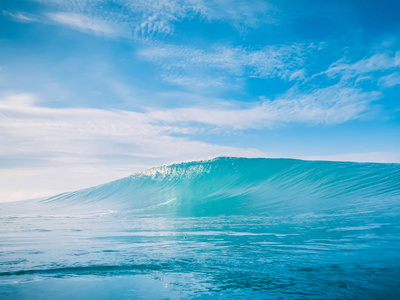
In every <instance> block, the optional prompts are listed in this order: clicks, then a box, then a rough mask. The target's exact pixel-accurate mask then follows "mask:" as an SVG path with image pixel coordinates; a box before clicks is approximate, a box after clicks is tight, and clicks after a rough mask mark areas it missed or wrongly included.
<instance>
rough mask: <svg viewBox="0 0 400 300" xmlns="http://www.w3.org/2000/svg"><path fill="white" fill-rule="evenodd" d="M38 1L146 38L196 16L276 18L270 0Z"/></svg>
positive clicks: (239, 21)
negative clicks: (122, 27)
mask: <svg viewBox="0 0 400 300" xmlns="http://www.w3.org/2000/svg"><path fill="white" fill-rule="evenodd" d="M37 1H39V2H42V3H44V4H52V5H53V6H54V5H55V7H56V8H57V9H59V10H61V11H62V12H63V13H66V12H68V13H69V14H71V13H73V14H78V15H81V16H85V17H87V18H89V19H96V20H98V21H101V22H104V23H107V24H108V25H109V26H113V25H115V24H119V25H123V26H125V28H126V29H127V30H129V31H130V32H132V33H133V34H134V35H135V36H138V37H145V38H146V37H148V36H152V35H156V34H171V33H173V32H174V25H175V23H176V22H180V21H182V20H184V19H192V18H194V17H196V16H197V17H199V18H201V19H203V20H206V21H207V22H213V21H218V22H226V23H229V24H231V25H232V26H234V27H237V28H243V27H244V26H245V27H249V26H250V27H257V26H260V25H262V24H266V23H274V22H276V17H275V15H276V11H277V9H276V8H275V7H274V6H273V5H272V4H270V3H268V2H267V1H263V0H253V1H250V2H249V1H242V0H240V1H237V0H235V1H234V0H125V1H121V0H110V1H90V0H75V1H67V0H49V1H44V0H37ZM103 25H104V24H103ZM93 32H95V31H93Z"/></svg>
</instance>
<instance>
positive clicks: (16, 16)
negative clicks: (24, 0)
mask: <svg viewBox="0 0 400 300" xmlns="http://www.w3.org/2000/svg"><path fill="white" fill-rule="evenodd" d="M3 15H5V16H8V17H11V18H12V19H13V20H15V21H17V22H21V23H31V22H37V21H38V19H37V18H36V17H35V16H33V15H31V14H27V13H23V12H10V11H5V10H3Z"/></svg>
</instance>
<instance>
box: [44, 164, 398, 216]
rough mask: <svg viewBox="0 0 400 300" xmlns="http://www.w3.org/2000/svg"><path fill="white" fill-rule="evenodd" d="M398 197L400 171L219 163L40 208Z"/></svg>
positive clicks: (238, 209) (195, 207)
mask: <svg viewBox="0 0 400 300" xmlns="http://www.w3.org/2000/svg"><path fill="white" fill-rule="evenodd" d="M399 198H400V165H399V164H377V163H352V162H329V161H304V160H296V159H267V158H234V157H219V158H215V159H212V160H208V161H194V162H187V163H178V164H172V165H167V166H161V167H157V168H152V169H149V170H145V171H143V172H140V173H137V174H134V175H132V176H129V177H126V178H123V179H120V180H116V181H113V182H110V183H107V184H104V185H100V186H96V187H92V188H88V189H84V190H79V191H75V192H70V193H64V194H61V195H57V196H54V197H50V198H47V199H44V200H41V201H40V204H41V205H43V206H45V207H49V208H52V209H67V208H73V207H76V206H78V207H82V206H85V207H87V208H88V209H89V208H90V209H99V210H110V209H111V210H114V209H118V210H129V211H130V212H137V213H152V214H154V213H155V214H177V215H185V216H191V215H193V216H199V215H216V214H248V213H250V214H254V213H257V214H265V213H269V214H271V213H291V212H294V213H299V212H300V213H301V212H310V211H316V210H329V209H337V208H338V207H343V208H344V207H346V209H350V210H351V209H356V208H357V206H363V209H364V210H365V209H366V208H368V205H369V206H371V207H372V206H373V208H374V209H379V208H382V209H390V206H391V204H393V203H394V202H395V201H397V200H399Z"/></svg>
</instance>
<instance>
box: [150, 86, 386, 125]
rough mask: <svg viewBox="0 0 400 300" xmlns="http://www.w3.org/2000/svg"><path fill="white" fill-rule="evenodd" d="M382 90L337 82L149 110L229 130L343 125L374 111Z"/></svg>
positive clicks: (173, 119) (171, 119) (170, 119)
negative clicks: (251, 98) (235, 103)
mask: <svg viewBox="0 0 400 300" xmlns="http://www.w3.org/2000/svg"><path fill="white" fill-rule="evenodd" d="M379 96H380V94H379V93H378V92H364V91H362V90H361V89H356V88H349V87H344V86H341V85H335V86H331V87H327V88H322V89H317V90H312V91H308V92H304V93H301V92H299V91H297V90H296V89H293V90H291V91H289V92H287V93H286V94H285V95H283V96H281V97H279V98H277V99H275V100H274V101H269V100H267V99H263V100H262V101H260V102H258V103H253V104H250V105H247V107H244V108H243V107H242V108H238V107H232V104H231V105H227V104H226V103H225V105H224V104H221V105H220V107H218V106H214V107H213V108H212V107H188V108H175V109H168V110H163V111H160V110H157V111H149V112H148V115H149V116H150V117H151V118H152V119H153V120H154V121H164V122H167V123H169V124H171V123H172V124H176V123H180V122H181V123H191V122H195V123H199V124H207V125H212V126H217V127H221V128H229V129H240V130H243V129H249V128H255V129H257V128H258V129H261V128H271V127H274V126H276V125H277V124H284V123H307V124H314V125H316V124H340V123H344V122H346V121H349V120H354V119H357V118H360V117H361V116H363V114H365V113H366V112H368V111H369V110H370V105H371V102H372V101H375V100H377V99H378V98H379Z"/></svg>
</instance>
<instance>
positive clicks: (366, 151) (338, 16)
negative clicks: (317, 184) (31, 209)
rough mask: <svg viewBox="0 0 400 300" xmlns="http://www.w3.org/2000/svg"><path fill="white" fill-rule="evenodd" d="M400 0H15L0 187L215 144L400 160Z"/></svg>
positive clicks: (104, 170) (106, 169) (31, 187)
mask: <svg viewBox="0 0 400 300" xmlns="http://www.w3.org/2000/svg"><path fill="white" fill-rule="evenodd" d="M399 15H400V1H398V0H382V1H371V0H357V1H356V0H335V1H319V0H299V1H288V0H283V1H282V0H281V1H263V0H250V1H244V0H208V1H207V0H126V1H122V0H113V1H105V0H2V1H1V2H0V139H1V142H0V202H3V201H11V200H18V199H24V198H31V197H38V196H43V195H50V194H54V193H58V192H62V191H67V190H74V189H78V188H83V187H88V186H91V185H95V184H100V183H103V182H106V181H109V180H113V179H117V178H120V177H123V176H127V175H129V174H131V173H133V172H135V171H140V170H142V169H144V168H148V167H153V166H157V165H160V164H165V163H172V162H178V161H187V160H195V159H207V158H211V157H214V156H220V155H224V156H247V157H290V158H302V159H323V160H351V161H372V162H396V163H399V162H400V19H399Z"/></svg>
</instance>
